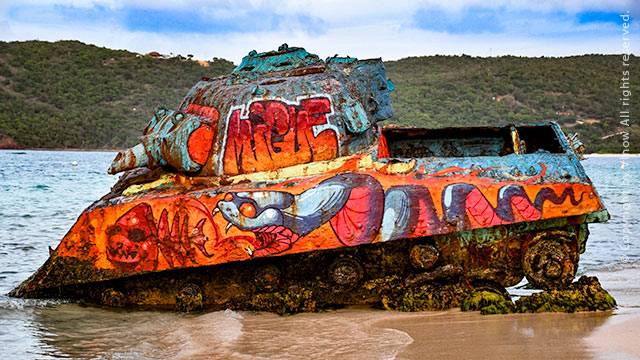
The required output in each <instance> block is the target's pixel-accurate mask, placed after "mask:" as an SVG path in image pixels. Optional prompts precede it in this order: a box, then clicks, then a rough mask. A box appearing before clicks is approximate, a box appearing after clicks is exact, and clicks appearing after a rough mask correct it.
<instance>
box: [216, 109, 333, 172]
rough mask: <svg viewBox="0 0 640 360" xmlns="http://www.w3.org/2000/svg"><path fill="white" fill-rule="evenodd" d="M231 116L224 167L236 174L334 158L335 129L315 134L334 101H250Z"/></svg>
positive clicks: (323, 122)
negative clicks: (316, 128) (246, 106)
mask: <svg viewBox="0 0 640 360" xmlns="http://www.w3.org/2000/svg"><path fill="white" fill-rule="evenodd" d="M248 108H249V114H248V115H247V116H246V117H245V118H243V117H242V114H241V113H242V109H237V110H234V111H233V112H232V113H231V115H230V116H229V126H228V130H227V144H226V147H225V153H224V170H225V172H226V173H227V174H231V175H235V174H242V173H251V172H255V171H264V170H271V169H277V168H281V167H286V166H291V165H295V164H303V163H308V162H312V161H321V160H328V159H333V158H335V157H336V156H338V140H337V136H336V132H335V130H333V129H326V130H324V131H322V132H320V133H319V134H317V136H316V135H314V130H313V128H314V126H316V125H324V124H327V114H330V113H331V102H330V100H329V99H328V98H326V97H315V98H310V99H305V100H301V101H300V105H291V104H287V103H285V102H282V101H277V100H266V101H256V102H253V103H251V105H250V106H249V107H248Z"/></svg>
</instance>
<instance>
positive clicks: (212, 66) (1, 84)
mask: <svg viewBox="0 0 640 360" xmlns="http://www.w3.org/2000/svg"><path fill="white" fill-rule="evenodd" d="M233 68H234V66H233V64H232V63H231V62H229V61H226V60H222V59H214V61H212V62H209V66H208V67H204V66H202V65H201V64H199V63H197V62H195V61H188V60H186V59H183V58H180V57H174V58H170V59H158V58H153V57H149V56H140V55H137V54H135V53H131V52H128V51H122V50H110V49H105V48H99V47H96V46H92V45H86V44H83V43H80V42H77V41H60V42H56V43H48V42H41V41H28V42H12V43H4V42H0V133H4V134H5V135H8V136H10V137H11V138H13V139H14V140H16V141H17V142H18V143H19V144H20V145H22V146H24V147H52V148H124V147H129V146H131V145H133V144H135V142H136V141H137V138H138V137H139V136H140V135H142V130H143V129H144V127H145V125H146V124H147V122H148V121H149V119H151V117H152V116H153V109H154V108H155V107H156V106H158V105H166V106H168V107H172V108H176V107H177V106H178V105H179V104H180V101H182V98H183V97H184V96H185V95H186V94H187V92H188V91H189V89H190V88H191V87H192V86H193V85H194V84H195V83H196V82H197V81H198V80H199V79H200V78H201V77H203V76H208V77H214V76H218V75H222V74H227V73H229V72H230V71H231V70H232V69H233Z"/></svg>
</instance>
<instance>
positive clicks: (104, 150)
mask: <svg viewBox="0 0 640 360" xmlns="http://www.w3.org/2000/svg"><path fill="white" fill-rule="evenodd" d="M0 150H5V151H78V152H120V151H122V149H90V148H77V149H76V148H21V149H0Z"/></svg>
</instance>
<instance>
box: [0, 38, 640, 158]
mask: <svg viewBox="0 0 640 360" xmlns="http://www.w3.org/2000/svg"><path fill="white" fill-rule="evenodd" d="M310 50H313V49H310ZM155 55H156V56H143V55H139V54H135V53H131V52H128V51H122V50H110V49H105V48H99V47H96V46H92V45H86V44H83V43H80V42H77V41H61V42H56V43H48V42H40V41H28V42H12V43H5V42H0V134H4V135H7V136H9V137H11V138H13V139H14V140H15V141H16V142H17V143H18V144H20V145H21V146H23V147H45V148H124V147H129V146H131V145H133V144H135V143H136V142H137V139H138V137H139V136H140V135H141V132H142V129H143V128H144V127H145V125H146V123H147V122H148V120H149V119H150V118H151V116H152V114H153V109H154V108H155V107H156V106H158V105H165V106H168V107H170V108H176V107H177V106H178V105H179V103H180V101H181V100H182V98H183V97H184V96H185V95H186V93H187V92H188V90H189V89H190V88H191V87H192V86H193V85H194V84H195V83H196V82H197V81H198V80H199V79H200V78H201V77H203V76H206V77H215V76H218V75H222V74H227V73H229V72H230V71H231V70H232V69H233V67H234V66H233V64H232V63H231V62H229V61H226V60H224V59H217V58H214V59H212V61H209V62H206V63H205V62H196V61H191V60H189V59H187V58H185V57H183V56H180V55H177V56H172V57H162V56H158V54H155ZM636 60H637V58H635V57H634V58H632V59H631V62H632V63H634V64H635V62H636ZM205 65H206V66H205ZM385 65H386V67H387V75H388V77H389V78H391V79H392V80H393V82H394V83H395V87H396V90H395V91H394V92H393V93H392V101H393V106H394V110H395V117H394V119H392V120H390V121H387V123H399V124H405V125H414V126H423V127H442V126H474V125H498V124H504V123H531V122H541V121H549V120H553V121H558V122H559V123H560V124H561V125H562V126H563V128H564V130H565V132H567V133H568V132H578V133H580V135H581V136H580V138H581V139H582V140H583V142H584V143H585V144H586V145H587V150H588V151H589V152H598V151H600V152H619V151H621V150H622V135H621V134H619V133H620V132H621V131H623V130H625V131H630V132H631V137H630V142H629V143H630V145H631V147H632V150H633V151H634V152H638V151H640V126H638V125H633V126H631V127H629V128H627V127H624V126H620V124H619V120H620V119H619V118H618V111H619V110H621V109H622V106H621V101H620V97H621V96H622V93H621V90H620V89H619V87H620V85H621V80H620V78H621V77H622V57H621V56H619V55H607V56H604V55H585V56H577V57H565V58H520V57H512V56H505V57H493V58H475V57H469V56H428V57H412V58H406V59H402V60H399V61H389V62H385ZM633 68H634V67H633V66H632V70H633ZM637 80H638V78H637V77H634V78H632V79H631V80H630V81H629V83H630V85H631V89H630V90H631V92H632V93H633V94H636V95H637V94H640V85H639V84H640V83H639V82H638V81H637ZM636 98H637V96H636ZM632 99H634V98H633V97H632ZM637 103H638V102H637V100H634V103H633V105H637ZM635 109H638V107H637V106H634V107H633V109H632V110H631V115H632V118H631V122H630V123H631V124H638V122H637V121H635V119H634V115H635ZM614 134H618V135H614Z"/></svg>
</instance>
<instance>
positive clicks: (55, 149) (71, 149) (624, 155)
mask: <svg viewBox="0 0 640 360" xmlns="http://www.w3.org/2000/svg"><path fill="white" fill-rule="evenodd" d="M0 150H13V151H25V150H29V151H31V150H33V151H100V152H119V151H122V150H123V149H89V148H24V149H0ZM584 156H585V157H587V158H592V157H593V158H596V157H618V158H623V157H624V158H626V157H640V154H620V153H616V154H595V153H594V154H584Z"/></svg>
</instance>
